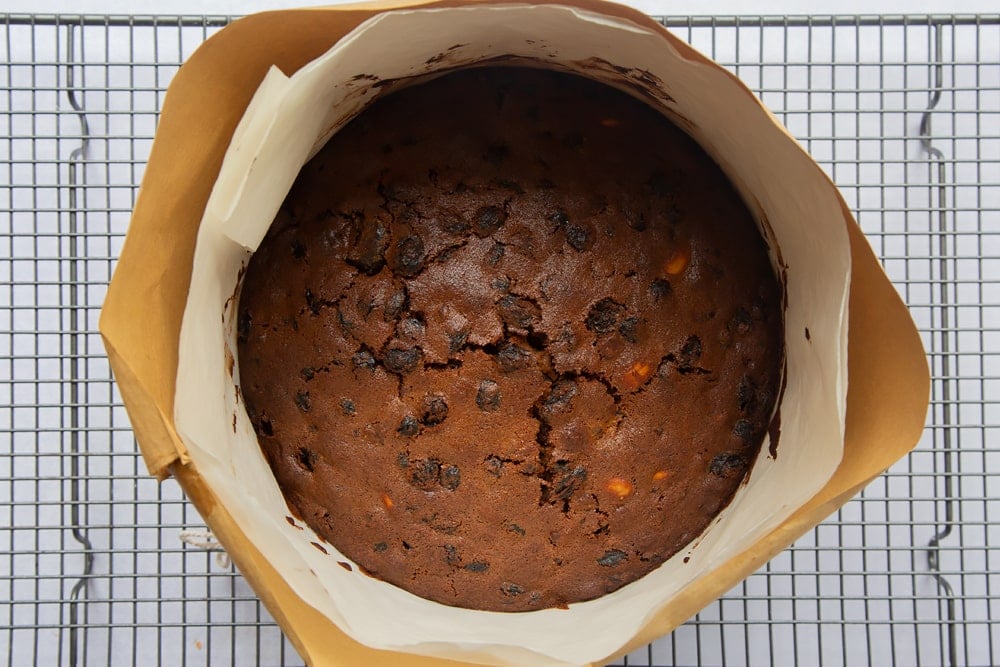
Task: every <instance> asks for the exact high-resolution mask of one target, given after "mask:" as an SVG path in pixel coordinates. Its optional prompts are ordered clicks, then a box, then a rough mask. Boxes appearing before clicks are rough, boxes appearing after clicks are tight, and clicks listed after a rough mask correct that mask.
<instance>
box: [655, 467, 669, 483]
mask: <svg viewBox="0 0 1000 667" xmlns="http://www.w3.org/2000/svg"><path fill="white" fill-rule="evenodd" d="M669 476H670V473H668V472H667V471H666V470H657V471H656V472H654V473H653V481H654V482H662V481H663V480H665V479H666V478H667V477H669Z"/></svg>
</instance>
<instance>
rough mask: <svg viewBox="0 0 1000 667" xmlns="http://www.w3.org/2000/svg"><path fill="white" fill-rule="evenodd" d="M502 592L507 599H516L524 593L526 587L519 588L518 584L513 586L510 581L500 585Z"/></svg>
mask: <svg viewBox="0 0 1000 667" xmlns="http://www.w3.org/2000/svg"><path fill="white" fill-rule="evenodd" d="M500 592H501V593H503V594H504V595H505V596H506V597H509V598H514V597H517V596H518V595H521V594H522V593H524V587H523V586H519V585H517V584H513V583H511V582H509V581H505V582H503V583H502V584H500Z"/></svg>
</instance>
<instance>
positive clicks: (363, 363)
mask: <svg viewBox="0 0 1000 667" xmlns="http://www.w3.org/2000/svg"><path fill="white" fill-rule="evenodd" d="M351 363H352V364H354V367H355V368H367V369H369V370H370V369H373V368H375V365H376V363H375V357H374V356H372V353H371V352H369V351H368V350H358V351H357V352H355V353H354V356H353V357H351Z"/></svg>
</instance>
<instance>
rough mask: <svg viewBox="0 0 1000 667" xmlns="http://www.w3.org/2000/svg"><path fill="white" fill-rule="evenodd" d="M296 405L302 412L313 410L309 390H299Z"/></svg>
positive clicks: (296, 394)
mask: <svg viewBox="0 0 1000 667" xmlns="http://www.w3.org/2000/svg"><path fill="white" fill-rule="evenodd" d="M295 405H296V406H297V407H298V409H299V410H301V411H302V412H309V411H310V410H312V401H311V400H310V399H309V392H308V391H298V392H296V393H295Z"/></svg>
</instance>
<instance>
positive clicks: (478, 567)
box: [465, 560, 490, 573]
mask: <svg viewBox="0 0 1000 667" xmlns="http://www.w3.org/2000/svg"><path fill="white" fill-rule="evenodd" d="M465 569H466V570H468V571H469V572H477V573H478V572H486V570H488V569H490V564H489V563H484V562H483V561H481V560H474V561H472V562H471V563H469V564H468V565H466V566H465Z"/></svg>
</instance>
